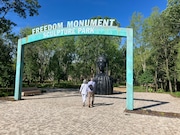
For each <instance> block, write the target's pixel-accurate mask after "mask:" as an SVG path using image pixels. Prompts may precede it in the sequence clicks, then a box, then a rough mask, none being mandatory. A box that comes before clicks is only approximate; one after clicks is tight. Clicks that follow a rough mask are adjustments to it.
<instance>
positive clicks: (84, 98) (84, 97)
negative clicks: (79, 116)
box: [82, 94, 86, 106]
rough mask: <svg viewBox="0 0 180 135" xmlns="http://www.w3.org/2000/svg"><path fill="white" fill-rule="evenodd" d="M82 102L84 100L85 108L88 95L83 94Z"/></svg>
mask: <svg viewBox="0 0 180 135" xmlns="http://www.w3.org/2000/svg"><path fill="white" fill-rule="evenodd" d="M82 100H83V106H85V102H86V95H85V94H82Z"/></svg>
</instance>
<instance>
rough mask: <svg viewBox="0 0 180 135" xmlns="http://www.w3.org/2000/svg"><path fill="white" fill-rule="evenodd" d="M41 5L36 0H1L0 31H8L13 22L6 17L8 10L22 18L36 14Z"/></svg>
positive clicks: (13, 24) (14, 24)
mask: <svg viewBox="0 0 180 135" xmlns="http://www.w3.org/2000/svg"><path fill="white" fill-rule="evenodd" d="M40 7H41V6H40V5H39V3H38V0H25V1H24V0H1V2H0V33H5V32H10V30H11V28H12V27H13V26H16V23H15V22H12V21H11V20H9V19H7V18H6V15H7V14H8V13H9V12H14V13H15V14H17V15H18V16H20V17H22V18H26V17H27V16H34V15H38V9H39V8H40Z"/></svg>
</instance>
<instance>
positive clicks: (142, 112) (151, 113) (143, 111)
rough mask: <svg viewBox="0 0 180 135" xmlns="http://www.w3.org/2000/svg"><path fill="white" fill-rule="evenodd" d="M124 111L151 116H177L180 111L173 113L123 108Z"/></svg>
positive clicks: (179, 114)
mask: <svg viewBox="0 0 180 135" xmlns="http://www.w3.org/2000/svg"><path fill="white" fill-rule="evenodd" d="M124 112H127V113H135V114H142V115H151V116H160V117H169V118H179V119H180V113H173V112H159V111H152V110H140V109H138V110H131V111H130V110H125V111H124Z"/></svg>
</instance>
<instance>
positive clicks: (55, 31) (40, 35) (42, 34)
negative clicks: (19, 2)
mask: <svg viewBox="0 0 180 135" xmlns="http://www.w3.org/2000/svg"><path fill="white" fill-rule="evenodd" d="M114 22H115V19H85V20H74V21H67V22H66V23H64V22H58V23H54V24H47V25H43V26H40V27H36V28H33V29H32V34H31V35H28V36H27V37H24V38H21V39H19V40H18V47H17V62H16V78H15V79H16V80H15V92H14V99H15V100H20V99H21V92H22V78H23V63H24V58H23V57H24V56H23V55H24V45H26V44H29V43H32V42H37V41H40V40H45V39H48V38H55V37H62V36H81V35H109V36H120V37H126V40H127V49H126V54H127V55H126V109H127V110H133V106H134V102H133V30H132V29H131V28H119V27H117V26H113V24H114Z"/></svg>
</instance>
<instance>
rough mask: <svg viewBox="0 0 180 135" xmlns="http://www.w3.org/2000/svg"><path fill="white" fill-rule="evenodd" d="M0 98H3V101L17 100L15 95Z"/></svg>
mask: <svg viewBox="0 0 180 135" xmlns="http://www.w3.org/2000/svg"><path fill="white" fill-rule="evenodd" d="M0 100H3V101H16V100H15V99H14V98H13V97H0Z"/></svg>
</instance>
